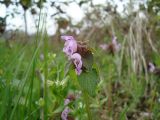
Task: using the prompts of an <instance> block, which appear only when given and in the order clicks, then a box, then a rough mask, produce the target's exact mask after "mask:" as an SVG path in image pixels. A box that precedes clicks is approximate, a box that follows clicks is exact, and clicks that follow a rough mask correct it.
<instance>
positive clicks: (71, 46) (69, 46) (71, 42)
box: [61, 36, 77, 58]
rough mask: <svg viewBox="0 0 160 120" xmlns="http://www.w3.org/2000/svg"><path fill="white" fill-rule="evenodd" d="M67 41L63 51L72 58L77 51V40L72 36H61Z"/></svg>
mask: <svg viewBox="0 0 160 120" xmlns="http://www.w3.org/2000/svg"><path fill="white" fill-rule="evenodd" d="M61 39H63V40H64V41H65V44H64V48H63V52H64V53H66V55H67V56H68V57H69V58H70V57H71V55H72V54H73V53H75V52H76V51H77V42H76V40H75V39H74V38H73V37H72V36H61Z"/></svg>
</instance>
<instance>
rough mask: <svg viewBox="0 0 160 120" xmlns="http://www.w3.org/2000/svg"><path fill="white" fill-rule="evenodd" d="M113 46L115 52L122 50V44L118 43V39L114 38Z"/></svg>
mask: <svg viewBox="0 0 160 120" xmlns="http://www.w3.org/2000/svg"><path fill="white" fill-rule="evenodd" d="M112 45H113V46H114V48H115V51H117V52H118V51H119V50H120V48H121V44H120V43H117V37H115V36H114V37H113V39H112Z"/></svg>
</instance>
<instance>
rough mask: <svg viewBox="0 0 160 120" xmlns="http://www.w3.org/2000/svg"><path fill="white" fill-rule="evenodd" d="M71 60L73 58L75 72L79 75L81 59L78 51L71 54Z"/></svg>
mask: <svg viewBox="0 0 160 120" xmlns="http://www.w3.org/2000/svg"><path fill="white" fill-rule="evenodd" d="M71 60H73V63H74V65H75V67H76V68H75V71H76V73H77V75H80V74H81V72H82V70H81V68H82V60H81V55H80V54H79V53H74V54H73V55H72V56H71Z"/></svg>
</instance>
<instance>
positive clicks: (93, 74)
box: [78, 68, 99, 96]
mask: <svg viewBox="0 0 160 120" xmlns="http://www.w3.org/2000/svg"><path fill="white" fill-rule="evenodd" d="M98 81H99V75H98V73H97V70H96V69H94V68H93V69H92V70H89V71H87V72H82V74H81V75H80V76H78V82H79V84H80V86H81V88H82V91H85V92H87V93H88V94H89V95H91V96H95V92H96V87H97V84H98Z"/></svg>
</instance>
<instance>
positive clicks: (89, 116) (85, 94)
mask: <svg viewBox="0 0 160 120" xmlns="http://www.w3.org/2000/svg"><path fill="white" fill-rule="evenodd" d="M83 98H84V101H85V104H86V112H87V115H88V120H92V114H91V111H90V108H89V97H88V94H87V93H86V92H85V91H83Z"/></svg>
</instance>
